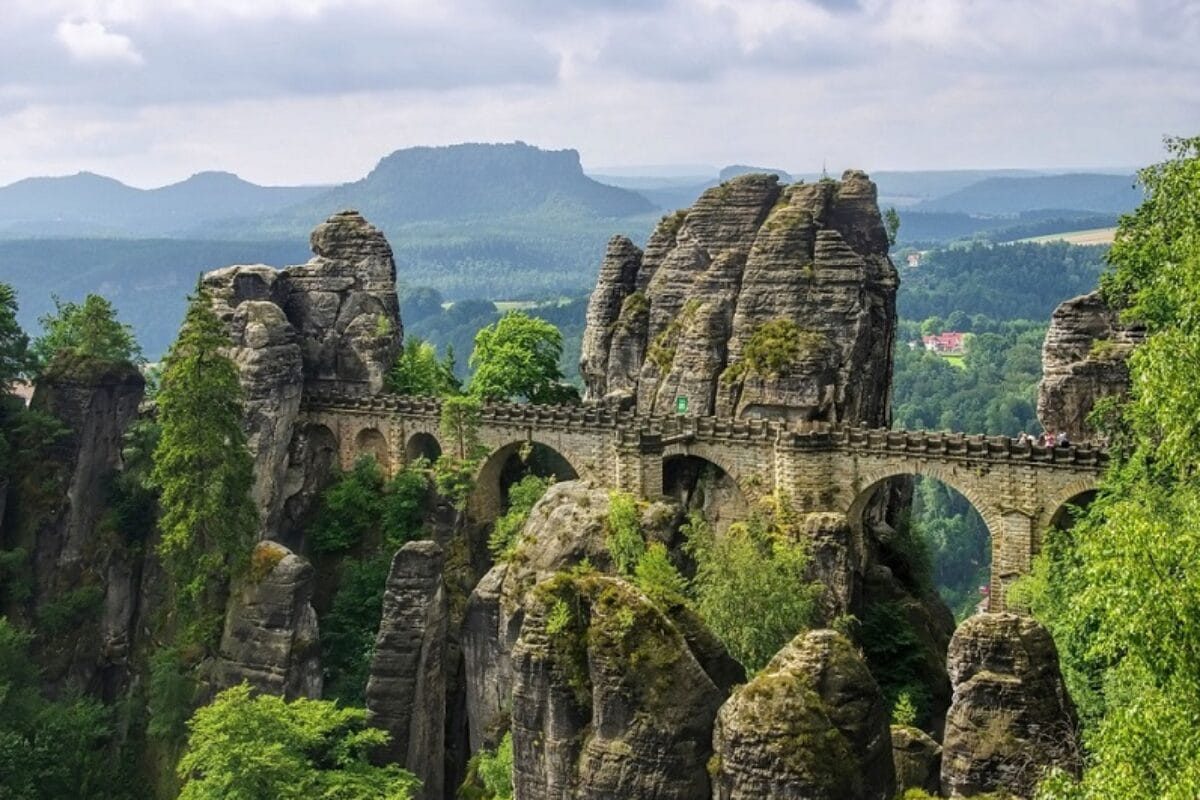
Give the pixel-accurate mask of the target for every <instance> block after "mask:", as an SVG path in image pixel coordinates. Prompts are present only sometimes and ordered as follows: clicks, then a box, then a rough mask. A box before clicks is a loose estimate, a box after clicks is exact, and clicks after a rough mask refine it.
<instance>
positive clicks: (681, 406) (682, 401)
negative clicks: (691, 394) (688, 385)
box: [675, 395, 688, 414]
mask: <svg viewBox="0 0 1200 800" xmlns="http://www.w3.org/2000/svg"><path fill="white" fill-rule="evenodd" d="M687 403H688V401H687V398H686V397H684V396H683V395H679V396H678V397H676V398H675V413H676V414H686V413H687Z"/></svg>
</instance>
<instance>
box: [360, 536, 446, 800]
mask: <svg viewBox="0 0 1200 800" xmlns="http://www.w3.org/2000/svg"><path fill="white" fill-rule="evenodd" d="M444 561H445V555H444V554H443V552H442V549H441V548H440V547H439V546H438V545H437V544H436V543H435V542H431V541H420V542H409V543H408V544H406V545H404V547H402V548H400V550H399V551H398V552H397V553H396V556H395V558H393V559H392V568H391V572H390V573H389V574H388V581H387V588H386V590H385V591H384V595H383V615H382V618H381V620H380V623H379V634H378V636H377V637H376V639H375V656H374V658H373V659H372V661H371V674H370V678H369V679H368V680H367V712H368V720H369V721H370V722H371V724H372V725H374V726H375V727H378V728H383V729H384V730H386V731H387V732H388V733H390V734H391V737H392V738H391V741H389V742H388V744H387V745H386V746H385V747H384V748H383V750H382V752H381V753H380V754H379V757H380V758H382V759H384V760H386V761H389V762H393V763H398V764H402V765H404V766H405V768H407V769H409V770H411V771H412V772H413V773H414V774H415V775H416V776H417V777H418V778H420V779H421V781H422V785H423V788H422V795H421V796H422V797H423V798H424V800H441V798H442V788H443V776H444V770H445V765H444V752H445V721H446V670H447V664H446V637H447V626H448V624H449V618H450V608H449V601H448V597H447V594H446V589H445V586H444V585H443V582H442V566H443V564H444Z"/></svg>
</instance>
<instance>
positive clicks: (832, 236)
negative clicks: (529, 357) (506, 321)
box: [580, 171, 897, 426]
mask: <svg viewBox="0 0 1200 800" xmlns="http://www.w3.org/2000/svg"><path fill="white" fill-rule="evenodd" d="M887 249H888V242H887V234H886V232H885V230H884V227H883V222H882V219H881V217H880V214H879V209H878V206H877V204H876V192H875V185H874V184H873V183H871V181H870V180H869V179H868V178H867V176H866V175H865V174H863V173H861V172H857V171H849V172H847V173H846V174H845V175H843V176H842V180H841V181H832V180H822V181H820V182H818V183H814V184H794V185H791V186H786V187H785V186H780V185H779V183H778V179H777V178H776V177H775V176H774V175H745V176H741V177H738V178H735V179H733V180H731V181H729V182H727V183H724V184H721V185H720V186H718V187H715V188H713V189H709V190H708V191H706V192H705V193H704V194H703V195H702V196H701V197H700V199H699V200H697V201H696V204H695V205H694V206H692V207H691V208H690V209H687V210H684V211H680V212H677V213H676V214H674V215H671V216H669V217H666V218H664V219H663V221H662V222H660V223H659V225H658V227H657V229H656V230H655V231H654V233H653V234H652V235H651V237H650V240H649V242H648V244H647V246H646V250H645V252H640V251H639V250H638V249H637V248H636V247H634V245H633V244H632V243H631V242H629V241H628V240H627V239H623V238H620V237H618V238H615V239H613V241H612V242H610V244H609V247H608V252H607V254H606V256H605V259H604V263H603V265H602V266H601V270H600V278H599V281H598V282H597V285H596V289H595V291H594V292H593V293H592V297H591V301H590V303H589V305H588V314H587V332H586V334H585V337H584V343H583V352H582V358H581V362H580V370H581V373H582V374H583V378H584V381H585V383H586V385H587V395H586V396H587V399H588V400H593V401H600V400H603V401H607V402H613V403H619V404H622V405H627V406H633V407H636V408H637V409H638V411H639V412H642V413H656V414H664V413H672V411H673V409H674V406H675V402H676V398H677V397H679V396H683V397H686V398H688V409H687V412H688V413H689V414H697V415H705V414H713V413H717V414H721V415H724V416H734V417H770V418H784V419H809V420H827V421H845V422H853V423H861V424H867V425H872V426H876V425H883V424H885V423H886V421H887V418H888V403H889V394H890V393H889V392H888V391H887V390H886V389H885V388H883V387H888V386H890V383H891V368H892V341H893V337H894V329H895V316H896V315H895V294H896V285H897V278H896V271H895V268H894V267H893V266H892V263H891V261H890V260H889V259H888V257H887Z"/></svg>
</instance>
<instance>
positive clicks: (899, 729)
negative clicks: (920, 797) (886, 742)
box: [892, 725, 942, 795]
mask: <svg viewBox="0 0 1200 800" xmlns="http://www.w3.org/2000/svg"><path fill="white" fill-rule="evenodd" d="M892 763H893V764H895V766H896V794H897V795H903V794H904V792H906V791H907V790H909V789H920V790H921V791H923V792H927V793H929V794H932V795H937V793H938V791H939V788H940V786H941V771H942V747H941V745H939V744H938V743H937V742H935V741H934V740H933V738H932V737H931V736H930V735H929V734H927V733H925V731H923V730H921V729H920V728H913V727H911V726H908V725H893V726H892Z"/></svg>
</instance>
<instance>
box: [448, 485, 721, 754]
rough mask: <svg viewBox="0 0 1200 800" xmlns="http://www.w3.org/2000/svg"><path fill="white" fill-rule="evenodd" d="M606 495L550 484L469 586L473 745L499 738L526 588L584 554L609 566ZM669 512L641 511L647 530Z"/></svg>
mask: <svg viewBox="0 0 1200 800" xmlns="http://www.w3.org/2000/svg"><path fill="white" fill-rule="evenodd" d="M608 503H609V496H608V490H606V489H599V488H596V487H593V486H589V485H588V484H585V483H583V482H579V481H567V482H563V483H557V484H555V485H554V486H551V487H550V489H549V491H547V492H546V494H545V496H544V497H542V499H541V500H540V501H539V502H538V503H537V505H535V506H534V507H533V509H532V510H531V511H530V514H529V519H528V521H527V522H526V524H525V528H524V530H523V531H522V533H521V545H520V547H519V549H518V552H517V555H516V556H515V557H514V558H512V559H510V560H509V561H508V562H502V563H499V564H497V565H496V566H495V567H493V568H492V569H491V570H490V571H489V572H488V573H487V574H486V575H484V577H483V579H482V580H480V581H479V584H478V585H477V586H476V587H475V589H474V591H473V592H471V596H470V598H469V599H468V601H467V610H466V618H465V620H464V622H463V627H462V634H461V638H462V648H463V655H464V659H465V663H464V667H465V671H466V682H467V698H466V703H467V714H468V719H469V729H470V736H471V750H472V751H476V750H478V749H480V748H481V747H490V746H495V744H496V736H495V734H496V733H497V732H500V729H501V728H502V727H503V722H504V719H503V717H504V714H505V713H506V711H507V708H508V705H509V697H510V696H511V694H512V689H513V667H512V661H511V653H512V648H513V645H514V644H515V642H516V640H517V636H518V634H519V633H520V631H521V625H522V622H523V620H524V618H525V602H526V595H527V594H528V592H529V590H530V589H532V588H533V587H534V585H535V584H536V583H538V582H539V581H542V580H545V579H547V578H550V577H551V576H553V575H554V574H555V573H557V572H559V571H561V570H565V569H570V568H571V567H573V566H575V565H577V564H579V563H581V562H583V561H584V560H587V561H588V562H589V563H590V564H591V565H592V566H593V567H594V568H596V569H597V570H600V571H601V572H604V571H610V570H611V568H612V558H611V556H610V555H609V553H608V549H607V547H606V546H605V542H604V540H605V533H606V527H605V523H606V520H607V517H608ZM671 517H672V514H671V513H670V512H669V510H668V509H667V508H666V507H665V506H662V505H656V506H652V507H650V508H649V509H647V510H646V511H645V513H644V514H643V519H642V522H643V530H646V531H648V532H649V535H650V536H664V535H665V531H664V525H665V522H664V520H665V521H670V519H671ZM725 658H728V656H727V655H726V656H725Z"/></svg>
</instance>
